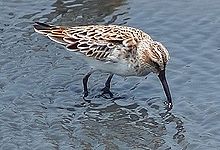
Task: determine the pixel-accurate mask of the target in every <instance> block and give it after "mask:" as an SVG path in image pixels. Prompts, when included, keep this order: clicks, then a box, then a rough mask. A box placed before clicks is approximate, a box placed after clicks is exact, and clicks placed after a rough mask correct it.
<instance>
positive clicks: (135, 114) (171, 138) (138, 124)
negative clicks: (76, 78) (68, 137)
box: [63, 102, 189, 149]
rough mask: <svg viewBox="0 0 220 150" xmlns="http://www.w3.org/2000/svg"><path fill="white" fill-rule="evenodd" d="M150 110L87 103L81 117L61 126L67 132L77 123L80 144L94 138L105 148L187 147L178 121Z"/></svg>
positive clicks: (165, 114) (182, 127)
mask: <svg viewBox="0 0 220 150" xmlns="http://www.w3.org/2000/svg"><path fill="white" fill-rule="evenodd" d="M158 107H160V106H158ZM158 107H157V108H158ZM152 109H154V108H151V109H150V110H148V108H144V107H143V106H140V105H139V104H137V103H133V104H129V105H125V106H121V105H119V104H117V103H115V102H112V103H111V104H108V105H106V106H103V105H101V104H95V103H90V104H89V105H87V106H85V108H84V112H83V115H82V114H81V115H77V116H78V117H75V118H70V119H71V120H72V121H71V122H69V123H68V124H66V123H63V126H65V128H68V127H71V125H73V124H74V125H76V123H79V126H80V130H81V131H80V132H81V134H82V135H83V137H82V139H81V140H85V139H87V138H91V139H90V140H91V141H92V140H93V138H94V137H96V138H97V139H96V140H98V141H99V142H103V143H105V144H106V147H109V145H108V144H107V143H108V142H110V143H112V144H113V143H117V141H120V142H122V143H123V144H125V145H129V147H133V148H150V149H158V148H162V149H169V148H172V145H170V143H174V145H175V144H178V145H179V147H181V148H183V149H184V148H186V147H187V145H188V144H189V143H188V141H187V138H186V135H185V132H186V131H185V128H184V123H183V121H182V120H181V118H179V117H177V116H175V115H174V114H172V113H171V112H166V111H165V110H164V111H158V110H156V112H155V111H154V114H152V111H151V110H152ZM157 112H158V113H157ZM79 116H80V117H79ZM171 133H172V134H171ZM71 134H73V133H71ZM84 138H85V139H84ZM91 145H92V144H91ZM115 145H117V144H115ZM93 146H94V145H93ZM93 146H92V147H93Z"/></svg>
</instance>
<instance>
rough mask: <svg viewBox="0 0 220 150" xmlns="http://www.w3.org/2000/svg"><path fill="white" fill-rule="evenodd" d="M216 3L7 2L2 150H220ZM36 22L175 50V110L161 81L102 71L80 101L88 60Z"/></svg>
mask: <svg viewBox="0 0 220 150" xmlns="http://www.w3.org/2000/svg"><path fill="white" fill-rule="evenodd" d="M219 8H220V1H219V0H212V1H206V0H193V1H189V0H185V1H173V0H167V1H164V2H162V1H153V0H138V1H132V0H113V1H111V2H109V1H98V0H93V1H90V0H84V1H83V0H75V1H70V0H57V1H55V0H50V1H49V0H47V1H46V0H39V1H33V0H29V1H26V0H21V1H15V0H9V1H3V0H2V1H0V13H1V15H0V149H2V150H11V149H25V150H26V149H27V150H29V149H37V150H38V149H39V150H40V149H61V150H66V149H96V150H101V149H126V150H127V149H147V150H148V149H152V150H154V149H158V150H169V149H172V150H179V149H183V150H192V149H193V150H194V149H195V150H203V149H204V150H207V149H209V150H212V149H213V150H216V149H219V147H220V126H219V124H220V119H219V118H220V109H219V108H220V101H219V99H220V94H219V91H220V76H219V74H220V67H219V64H220V59H219V58H220V43H219V38H220V28H219V27H220V17H219V14H220V9H219ZM34 21H43V22H47V23H53V24H57V25H58V24H62V25H73V26H75V25H80V24H125V25H129V26H134V27H137V28H140V29H142V30H144V31H146V32H147V33H149V34H150V35H151V36H152V37H153V39H156V40H158V41H161V42H162V43H163V44H164V45H166V47H167V48H168V49H169V52H170V55H171V60H170V62H169V65H168V68H167V78H168V81H169V85H170V88H171V91H172V96H173V100H174V108H173V110H172V111H171V112H169V113H167V112H165V111H164V104H163V101H164V100H165V96H164V94H163V90H162V88H161V86H160V83H159V81H158V79H157V78H156V77H155V76H154V75H153V74H152V75H149V76H148V78H147V79H144V78H135V77H132V78H122V77H118V76H114V78H113V85H112V92H113V93H114V94H115V95H116V96H118V97H124V98H123V99H117V100H111V99H106V98H103V97H100V96H99V95H100V89H101V88H102V87H103V85H104V82H105V80H106V77H107V75H106V74H100V73H95V74H93V75H92V77H91V79H90V82H89V85H90V94H89V98H90V99H91V103H90V104H87V103H86V104H84V105H83V104H82V102H83V100H82V85H81V79H82V77H83V75H84V74H85V73H86V72H87V71H88V69H89V66H88V64H86V63H84V62H83V60H81V59H79V58H77V56H75V55H74V54H73V53H70V52H68V51H66V50H65V49H64V48H63V47H62V46H59V45H58V44H55V43H53V42H51V41H50V40H49V39H47V38H45V37H43V36H41V35H38V34H36V33H34V31H33V28H32V24H33V22H34Z"/></svg>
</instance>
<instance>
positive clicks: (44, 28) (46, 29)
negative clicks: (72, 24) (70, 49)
mask: <svg viewBox="0 0 220 150" xmlns="http://www.w3.org/2000/svg"><path fill="white" fill-rule="evenodd" d="M33 26H34V30H35V31H36V32H37V33H40V34H43V35H45V36H47V37H49V38H50V39H51V40H53V41H55V42H57V43H60V44H63V45H67V42H65V41H64V40H63V38H64V37H65V36H66V33H65V32H64V30H66V29H67V28H65V27H61V26H53V25H49V24H45V23H41V22H35V24H34V25H33Z"/></svg>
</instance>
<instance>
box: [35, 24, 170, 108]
mask: <svg viewBox="0 0 220 150" xmlns="http://www.w3.org/2000/svg"><path fill="white" fill-rule="evenodd" d="M34 29H35V31H36V32H38V33H40V34H43V35H45V36H47V37H48V38H50V39H51V40H53V41H55V42H57V43H60V44H62V45H64V46H65V47H66V48H67V49H68V50H69V51H73V52H75V53H77V54H79V56H80V57H83V58H84V59H85V60H86V61H87V62H88V63H89V65H90V66H91V68H92V70H91V71H89V72H88V73H87V74H86V75H85V77H84V78H83V88H84V97H87V96H88V87H87V83H88V78H89V77H90V75H91V74H92V73H93V72H94V71H96V70H99V71H102V72H106V73H109V74H110V75H109V77H108V79H107V81H106V83H105V87H104V88H103V89H102V91H103V94H109V95H110V97H113V94H112V93H111V91H110V82H111V79H112V77H113V75H114V74H116V75H119V76H125V77H126V76H147V75H148V74H149V73H151V72H153V73H155V74H157V75H158V78H159V79H160V82H161V84H162V86H163V89H164V92H165V94H166V97H167V101H166V102H165V104H166V105H167V107H168V108H167V109H168V110H170V109H172V107H173V104H172V98H171V94H170V90H169V86H168V83H167V80H166V76H165V69H166V64H167V62H168V60H169V53H168V51H167V49H166V48H165V47H164V46H163V45H162V44H161V43H160V42H158V41H155V40H153V39H152V38H151V37H150V36H149V35H148V34H147V33H145V32H143V31H141V30H139V29H136V28H133V27H127V26H118V25H87V26H75V27H66V26H54V25H49V24H45V23H40V22H35V24H34Z"/></svg>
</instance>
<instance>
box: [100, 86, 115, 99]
mask: <svg viewBox="0 0 220 150" xmlns="http://www.w3.org/2000/svg"><path fill="white" fill-rule="evenodd" d="M101 91H103V92H102V94H101V95H102V96H103V97H105V98H108V97H107V96H106V95H109V97H110V98H113V94H112V92H111V91H110V89H109V88H108V87H104V88H103V89H101Z"/></svg>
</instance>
